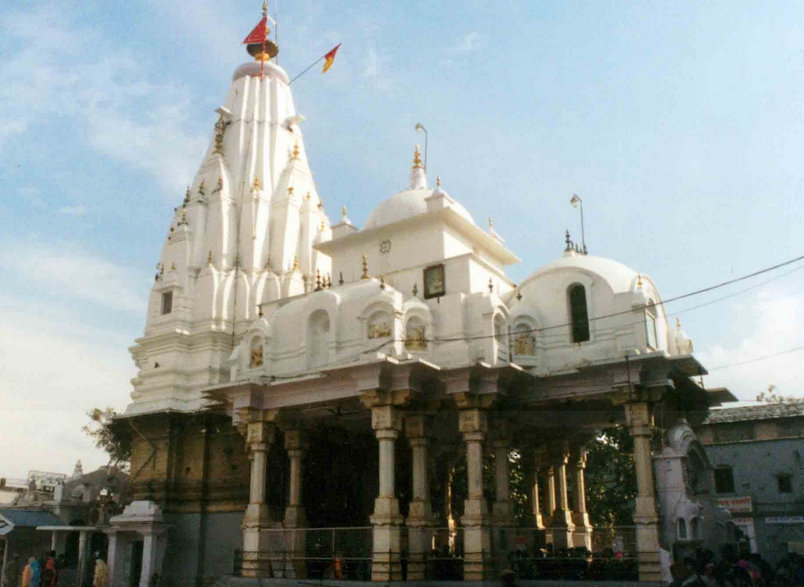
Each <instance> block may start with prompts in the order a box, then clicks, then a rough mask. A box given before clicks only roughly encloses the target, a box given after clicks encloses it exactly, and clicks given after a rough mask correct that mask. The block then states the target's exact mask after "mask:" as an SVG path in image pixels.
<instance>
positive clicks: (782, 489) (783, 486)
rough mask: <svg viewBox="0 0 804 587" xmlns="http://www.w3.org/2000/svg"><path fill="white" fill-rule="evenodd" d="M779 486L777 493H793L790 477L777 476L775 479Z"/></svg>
mask: <svg viewBox="0 0 804 587" xmlns="http://www.w3.org/2000/svg"><path fill="white" fill-rule="evenodd" d="M776 482H777V484H778V485H779V493H793V478H792V477H791V476H790V475H779V476H778V477H776Z"/></svg>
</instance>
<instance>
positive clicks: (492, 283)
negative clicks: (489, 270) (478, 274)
mask: <svg viewBox="0 0 804 587" xmlns="http://www.w3.org/2000/svg"><path fill="white" fill-rule="evenodd" d="M489 293H494V282H493V281H491V277H489Z"/></svg>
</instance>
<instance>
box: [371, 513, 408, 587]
mask: <svg viewBox="0 0 804 587" xmlns="http://www.w3.org/2000/svg"><path fill="white" fill-rule="evenodd" d="M371 522H372V524H374V529H373V531H372V538H373V540H372V542H373V546H372V553H371V580H372V581H401V580H402V518H401V517H400V518H397V519H396V520H392V521H388V520H383V521H382V522H377V521H376V519H375V518H374V516H372V520H371Z"/></svg>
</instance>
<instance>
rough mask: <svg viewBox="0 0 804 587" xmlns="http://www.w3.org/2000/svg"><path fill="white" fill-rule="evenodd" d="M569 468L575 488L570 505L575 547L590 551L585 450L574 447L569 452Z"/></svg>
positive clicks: (590, 536) (590, 529) (590, 538)
mask: <svg viewBox="0 0 804 587" xmlns="http://www.w3.org/2000/svg"><path fill="white" fill-rule="evenodd" d="M570 467H571V469H572V484H573V486H574V487H575V492H574V495H573V497H574V502H575V503H573V504H572V522H573V524H575V536H574V537H573V540H574V544H575V546H585V547H586V549H587V550H590V551H591V550H592V524H590V523H589V514H588V513H587V511H586V481H585V480H584V469H585V468H586V450H585V449H584V448H583V447H575V448H574V449H573V450H572V451H571V452H570Z"/></svg>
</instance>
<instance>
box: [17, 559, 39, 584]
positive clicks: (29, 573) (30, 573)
mask: <svg viewBox="0 0 804 587" xmlns="http://www.w3.org/2000/svg"><path fill="white" fill-rule="evenodd" d="M22 587H42V576H41V574H40V569H39V561H38V560H36V557H33V556H32V557H31V558H29V559H28V564H27V565H25V570H24V571H23V572H22Z"/></svg>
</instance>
